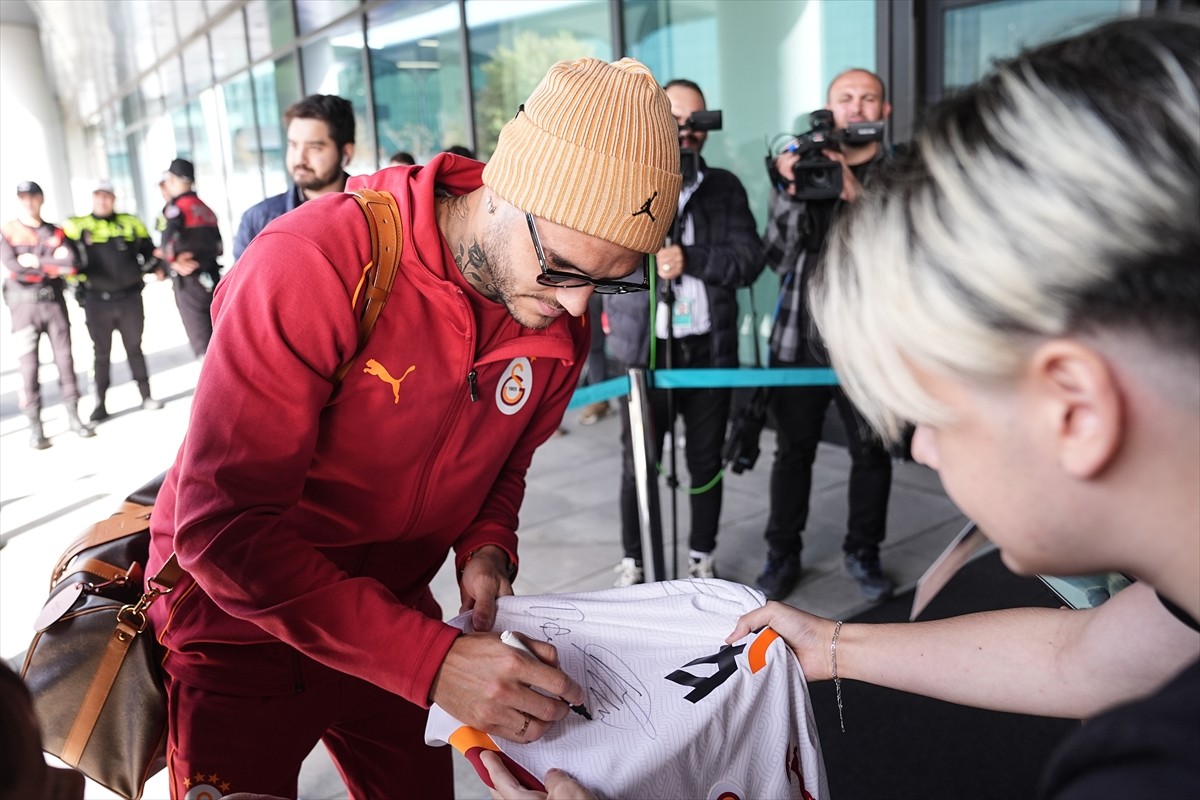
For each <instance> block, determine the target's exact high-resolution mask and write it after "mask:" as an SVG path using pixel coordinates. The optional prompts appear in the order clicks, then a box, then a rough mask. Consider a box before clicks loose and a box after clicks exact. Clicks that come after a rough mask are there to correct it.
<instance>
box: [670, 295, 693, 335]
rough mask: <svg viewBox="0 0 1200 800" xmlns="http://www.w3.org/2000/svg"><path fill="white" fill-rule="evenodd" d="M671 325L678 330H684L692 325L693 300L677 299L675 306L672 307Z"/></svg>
mask: <svg viewBox="0 0 1200 800" xmlns="http://www.w3.org/2000/svg"><path fill="white" fill-rule="evenodd" d="M671 324H672V325H673V326H675V327H676V328H683V327H687V326H689V325H691V324H692V300H691V298H688V297H679V298H676V299H675V305H673V306H672V307H671Z"/></svg>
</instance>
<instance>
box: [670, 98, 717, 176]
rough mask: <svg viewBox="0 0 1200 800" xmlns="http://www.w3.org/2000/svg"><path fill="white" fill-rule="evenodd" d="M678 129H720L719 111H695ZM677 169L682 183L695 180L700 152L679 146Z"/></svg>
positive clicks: (698, 168)
mask: <svg viewBox="0 0 1200 800" xmlns="http://www.w3.org/2000/svg"><path fill="white" fill-rule="evenodd" d="M679 130H680V131H685V130H692V131H719V130H721V112H720V111H695V112H693V113H692V115H691V116H690V117H688V118H687V120H686V121H685V122H684V123H683V124H682V125H680V126H679ZM679 171H680V172H682V173H683V185H684V186H687V185H689V184H692V183H695V182H696V175H697V174H699V172H700V154H699V153H698V152H696V151H695V150H691V149H689V148H687V147H680V148H679Z"/></svg>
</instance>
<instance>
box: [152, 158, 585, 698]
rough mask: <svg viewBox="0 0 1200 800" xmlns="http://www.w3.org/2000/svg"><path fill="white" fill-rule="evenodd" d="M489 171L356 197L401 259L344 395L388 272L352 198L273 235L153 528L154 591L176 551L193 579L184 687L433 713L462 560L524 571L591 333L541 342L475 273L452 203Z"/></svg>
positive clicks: (413, 176) (246, 270)
mask: <svg viewBox="0 0 1200 800" xmlns="http://www.w3.org/2000/svg"><path fill="white" fill-rule="evenodd" d="M480 172H481V165H479V164H477V163H476V162H473V161H468V160H466V159H456V158H453V157H438V158H435V159H434V160H433V161H432V162H430V164H428V165H427V166H425V167H422V168H416V169H410V168H399V167H397V168H391V169H385V170H383V171H381V172H378V173H376V174H374V175H371V176H366V177H363V178H356V179H352V181H351V186H352V187H353V188H357V187H359V186H364V187H367V188H373V189H382V190H386V191H390V192H392V193H393V194H394V195H395V197H396V200H397V201H398V203H399V207H400V216H401V220H402V223H403V253H402V258H401V266H400V270H399V273H398V275H397V276H396V282H395V285H394V286H393V288H392V292H391V296H390V298H389V299H388V301H387V305H386V307H385V308H384V310H383V313H382V315H381V316H380V318H379V321H378V322H377V324H376V325H375V329H374V331H373V332H372V333H371V336H370V339H369V340H368V344H367V346H366V348H365V350H364V351H363V352H362V354H361V355H360V356H359V357H358V358H357V359H356V361H355V363H354V365H353V366H352V367H351V369H350V371H349V373H348V374H347V376H346V378H345V380H344V382H343V383H342V385H341V386H340V387H336V389H335V387H334V385H333V383H332V379H331V377H330V376H332V375H333V374H334V373H335V372H336V370H337V368H338V366H339V365H340V364H342V363H343V362H344V361H346V360H348V359H349V358H350V357H351V355H352V354H353V353H354V350H355V348H356V346H357V331H356V325H357V322H358V314H357V313H356V311H355V310H353V309H352V308H351V298H352V297H353V294H354V291H355V287H356V285H357V284H358V281H359V279H360V276H361V273H362V269H363V265H364V264H366V263H367V261H368V260H369V259H370V241H369V238H368V233H367V225H366V222H365V218H364V216H363V213H362V211H361V210H360V208H359V206H358V204H357V203H356V202H355V200H354V199H353V198H352V197H350V196H348V195H344V194H338V195H331V196H324V197H321V198H319V199H317V200H315V201H312V202H309V203H305V204H304V205H302V206H300V207H299V208H297V209H295V210H294V211H291V212H289V213H287V214H285V215H283V216H282V217H280V218H278V219H277V220H275V221H273V222H272V223H271V224H270V225H269V226H268V227H267V228H266V229H265V230H264V231H263V232H262V233H260V234H259V235H258V237H256V238H255V240H254V241H253V242H252V243H251V245H250V247H249V248H248V249H247V250H246V251H245V253H244V254H243V256H242V258H241V259H239V260H238V263H237V265H236V266H235V267H234V268H233V269H231V270H230V271H229V273H228V274H227V275H226V277H225V279H224V280H222V281H221V283H220V284H218V288H217V292H216V296H215V300H214V303H213V317H214V323H215V324H214V336H213V340H212V344H211V346H210V347H209V350H208V355H207V358H206V360H205V363H204V368H203V371H202V372H201V375H200V380H199V384H198V386H197V388H196V394H195V400H194V404H193V408H192V416H191V422H190V424H189V427H188V432H187V434H186V437H185V439H184V442H183V445H182V447H181V448H180V451H179V455H178V457H177V458H176V461H175V463H174V465H173V466H172V467H171V469H170V471H169V473H168V476H167V480H166V482H165V484H164V485H163V488H162V491H161V493H160V494H159V498H158V503H157V505H156V506H155V510H154V514H153V517H152V520H151V532H152V547H151V557H150V564H149V565H148V570H147V574H148V575H153V574H154V573H155V572H156V571H157V569H158V567H159V566H160V565H161V564H162V563H163V561H165V560H166V558H167V556H169V555H170V553H171V550H172V549H174V550H175V551H176V552H177V553H178V555H179V561H180V563H181V565H182V566H183V567H184V568H185V569H186V570H187V571H188V573H189V577H188V578H185V579H184V581H183V582H182V583H181V584H180V585H179V586H178V587H177V588H176V590H175V592H174V593H172V594H171V595H168V596H166V597H164V598H163V599H162V600H160V601H159V602H158V603H156V604H155V605H154V606H153V607H152V608H151V618H152V620H153V623H154V625H155V629H156V631H157V635H158V637H159V639H160V641H161V642H162V644H163V645H164V646H165V647H166V649H167V651H168V654H167V656H166V659H165V661H164V667H165V668H166V669H167V671H168V672H170V673H171V674H172V675H173V676H174V677H175V678H177V679H179V680H182V681H184V682H185V683H190V684H192V685H194V686H198V687H200V688H203V689H209V690H212V691H220V692H224V693H232V694H239V693H245V694H287V693H291V692H293V691H296V690H297V689H298V688H299V686H300V685H302V684H304V683H305V682H309V683H311V682H313V681H320V680H322V679H323V678H325V679H328V677H329V676H330V672H329V670H330V669H332V670H336V671H338V672H344V673H348V674H351V675H355V676H357V677H360V678H363V679H365V680H367V681H370V682H372V683H374V684H377V685H379V686H381V687H383V688H384V689H387V690H388V691H391V692H394V693H395V694H398V695H400V696H402V697H404V698H406V699H408V700H410V701H411V702H414V703H417V704H420V705H422V706H427V705H428V695H429V689H430V686H431V684H432V681H433V678H434V676H435V675H436V673H437V670H438V668H439V667H440V666H441V663H442V660H443V659H444V657H445V654H446V651H447V650H448V649H449V648H450V645H451V643H452V642H453V640H454V638H455V637H456V636H457V635H458V634H459V631H458V630H457V629H456V628H453V627H451V626H449V625H446V624H444V623H443V622H441V621H440V619H441V616H440V611H439V609H438V607H437V604H436V603H435V602H434V600H433V598H432V595H431V593H430V591H429V588H428V585H429V581H430V580H431V579H432V577H433V576H434V574H435V573H436V572H437V571H438V569H439V567H440V566H441V565H442V563H443V562H444V561H445V559H446V556H447V554H448V552H449V551H450V550H451V549H452V548H453V549H454V550H455V551H456V552H457V554H458V559H459V562H460V566H461V562H462V560H464V559H465V558H466V555H467V553H468V552H469V551H471V550H474V549H476V548H478V547H480V546H482V545H485V544H495V545H499V546H500V547H502V548H503V549H504V550H506V551H507V552H508V554H509V557H510V558H511V559H512V561H513V563H516V550H517V537H516V534H515V531H516V528H517V513H518V510H519V508H520V505H521V500H522V498H523V496H524V491H525V472H526V470H527V469H528V467H529V464H530V460H531V459H532V457H533V453H534V450H535V449H536V448H537V447H538V446H539V445H540V444H541V443H542V442H544V441H545V440H546V439H547V438H549V437H550V435H551V434H552V433H553V432H554V431H555V430H556V429H557V426H558V424H559V422H560V420H561V418H562V415H563V412H564V411H565V409H566V406H567V402H568V401H569V399H570V397H571V394H572V392H573V390H574V388H575V385H576V382H577V379H578V376H579V372H580V370H581V369H582V365H583V361H584V359H585V358H586V355H587V349H588V335H587V331H586V329H585V328H584V324H583V322H582V321H581V320H578V319H573V318H570V317H568V316H566V315H564V317H562V318H560V319H559V320H557V321H556V322H555V323H554V324H553V325H551V326H550V327H549V328H547V329H545V330H541V331H533V330H528V329H525V328H523V327H521V326H520V325H518V324H517V323H516V322H515V321H514V320H513V319H512V318H511V317H510V316H509V314H508V312H507V311H506V310H505V309H504V307H503V306H500V305H498V304H495V303H491V302H489V301H487V300H485V299H484V298H482V297H481V296H479V295H478V294H477V293H475V292H474V290H472V289H471V288H469V286H468V285H467V284H466V282H465V281H464V280H463V278H462V276H461V275H460V274H459V272H458V270H457V268H456V266H455V264H454V261H453V258H452V256H451V254H450V251H449V249H448V248H447V246H446V244H445V242H444V240H443V239H442V236H441V234H440V232H439V230H438V228H437V224H436V222H435V220H434V188H435V184H436V185H438V186H441V187H444V188H446V189H448V190H450V192H452V193H454V194H464V193H466V192H469V191H471V190H473V189H475V188H476V187H478V186H479V185H480V182H481V178H480ZM472 385H473V387H474V389H475V398H474V399H473V398H472V392H471V389H472Z"/></svg>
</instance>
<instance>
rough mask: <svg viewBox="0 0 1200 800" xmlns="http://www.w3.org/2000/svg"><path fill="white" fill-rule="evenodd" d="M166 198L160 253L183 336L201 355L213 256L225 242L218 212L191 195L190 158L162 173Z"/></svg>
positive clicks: (215, 273) (215, 269)
mask: <svg viewBox="0 0 1200 800" xmlns="http://www.w3.org/2000/svg"><path fill="white" fill-rule="evenodd" d="M163 181H164V185H165V188H166V190H167V192H169V193H170V195H171V200H170V201H168V202H167V205H166V207H165V208H164V209H163V217H164V218H166V221H167V224H166V227H165V228H164V229H163V238H162V246H161V250H162V257H163V259H164V260H165V261H166V262H167V263H168V264H169V265H170V273H171V282H172V283H173V284H174V289H175V305H176V306H178V308H179V316H180V317H181V318H182V319H183V327H184V330H186V331H187V337H188V342H189V343H190V344H191V346H192V352H194V353H195V354H196V357H197V358H203V357H204V353H205V351H206V350H208V340H209V339H211V338H212V293H213V288H214V287H215V286H216V285H217V280H218V279H220V277H221V266H220V264H218V263H217V259H218V258H220V257H221V254H222V252H223V250H224V247H223V245H222V242H221V232H220V230H218V228H217V215H216V214H214V213H213V212H212V209H211V208H209V207H208V206H206V205H205V204H204V202H203V201H202V200H201V199H200V198H199V197H197V196H196V192H195V191H193V189H192V186H193V184H194V183H195V181H196V169H195V167H193V166H192V162H190V161H187V160H185V159H182V158H177V159H175V160H174V161H172V162H171V166H170V168H169V169H168V170H167V172H166V174H165V175H163Z"/></svg>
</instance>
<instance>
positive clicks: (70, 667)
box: [21, 189, 402, 800]
mask: <svg viewBox="0 0 1200 800" xmlns="http://www.w3.org/2000/svg"><path fill="white" fill-rule="evenodd" d="M352 194H354V196H355V198H356V199H357V200H358V203H359V205H361V206H362V208H363V212H364V213H365V214H366V218H367V226H368V227H369V228H370V231H371V262H370V263H369V264H367V265H366V267H364V280H363V283H362V285H361V286H362V288H364V289H365V291H363V292H362V296H361V299H362V306H361V311H360V319H359V329H358V348H357V350H356V351H355V353H354V356H353V357H351V358H350V360H348V361H347V362H346V363H345V364H343V365H342V366H341V367H340V368H339V369H338V371H337V373H336V374H335V375H334V377H333V381H334V383H335V384H340V383H341V381H342V379H343V378H344V377H345V375H346V373H347V372H348V371H349V369H350V367H351V365H352V364H353V363H354V361H355V360H356V359H357V358H358V356H359V355H360V354H361V353H362V350H363V347H365V346H366V343H367V337H368V336H370V334H371V329H372V328H373V327H374V325H375V321H376V320H377V319H378V318H379V314H380V312H381V311H382V310H383V306H384V304H385V303H386V302H387V299H388V295H389V294H390V293H391V289H392V284H393V282H394V280H395V277H396V271H397V269H398V268H399V264H400V252H401V245H402V239H401V226H400V214H399V209H398V208H397V206H396V201H395V199H394V198H393V197H392V195H390V194H389V193H387V192H376V191H372V190H369V189H363V190H359V191H357V192H354V193H352ZM359 299H360V298H359V293H358V292H356V293H355V297H354V305H355V307H358V305H359ZM164 476H165V474H164V475H160V476H158V477H157V478H156V479H154V480H153V481H151V482H150V483H148V484H146V485H145V486H143V487H141V488H140V489H138V490H137V491H136V492H134V493H133V494H132V495H130V496H129V497H128V498H126V500H125V502H124V503H123V504H122V506H121V508H120V509H119V510H118V511H117V512H116V513H115V514H113V515H112V516H111V517H109V518H108V519H105V520H102V521H100V522H97V523H96V524H95V525H92V526H91V527H90V528H88V529H87V530H86V531H85V532H84V533H83V535H82V536H80V537H79V538H78V539H77V540H76V541H75V542H73V543H72V544H71V546H70V547H68V548H67V549H66V550H65V551H64V552H63V554H62V556H60V557H59V560H58V563H57V564H55V567H54V571H53V572H52V574H51V576H50V597H49V598H48V599H47V600H46V603H45V604H44V605H43V607H42V612H41V613H40V614H39V615H38V619H37V621H36V623H35V626H34V627H35V628H36V630H37V633H36V634H35V635H34V637H33V641H32V643H31V644H30V645H29V650H28V651H27V653H26V655H25V664H24V666H23V667H22V669H21V677H22V678H23V679H24V680H25V683H26V685H28V687H29V690H30V694H32V695H33V704H34V710H35V711H36V713H37V716H38V722H39V724H40V726H41V729H42V747H43V748H44V749H45V750H46V752H48V753H52V754H54V755H56V756H58V757H59V758H61V759H62V760H63V761H65V762H66V763H67V764H70V765H71V766H73V767H75V768H77V769H78V770H79V771H80V772H82V773H83V774H84V775H86V776H88V777H89V778H91V779H92V780H94V781H96V782H97V783H99V784H101V785H102V786H104V787H106V788H108V789H109V790H110V791H113V792H116V793H117V794H119V795H121V796H122V797H126V798H130V800H137V798H140V797H141V796H142V790H143V788H144V787H145V784H146V781H147V780H149V779H150V777H152V776H153V775H155V774H156V773H158V772H159V770H161V769H163V767H165V766H166V743H167V697H166V692H165V690H164V689H163V682H162V675H161V674H160V672H159V664H160V662H161V660H162V654H161V653H160V652H159V648H158V644H157V642H156V641H155V637H154V633H153V631H152V630H150V627H149V625H148V623H147V619H146V609H147V608H149V607H150V605H151V604H152V603H154V602H155V601H156V600H157V599H158V598H159V597H161V596H162V595H164V594H167V593H168V592H170V591H171V590H172V589H173V588H174V586H175V584H176V583H177V582H178V580H179V578H180V577H182V575H183V570H182V568H180V566H179V563H178V561H177V560H176V558H175V555H174V554H172V555H171V557H170V559H168V561H167V563H166V564H164V565H163V567H162V569H161V570H160V571H159V572H158V574H157V575H155V576H154V577H152V578H151V579H150V580H149V581H146V582H145V583H146V585H147V586H148V587H149V588H148V589H146V590H143V578H144V574H143V571H144V565H145V564H146V562H147V557H148V555H149V548H150V514H151V512H152V511H153V509H154V500H155V498H156V497H157V495H158V489H159V487H160V486H161V485H162V480H163V477H164Z"/></svg>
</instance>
